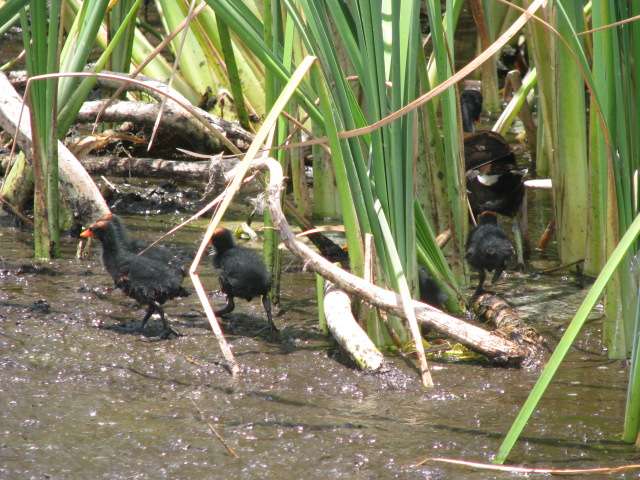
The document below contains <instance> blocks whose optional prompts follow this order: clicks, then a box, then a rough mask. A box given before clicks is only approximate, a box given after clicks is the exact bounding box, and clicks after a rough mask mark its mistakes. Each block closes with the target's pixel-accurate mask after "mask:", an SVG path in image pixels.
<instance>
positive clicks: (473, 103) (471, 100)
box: [460, 88, 482, 133]
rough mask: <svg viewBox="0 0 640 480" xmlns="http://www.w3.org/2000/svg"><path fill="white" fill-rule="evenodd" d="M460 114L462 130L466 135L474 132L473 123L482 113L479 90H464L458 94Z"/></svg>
mask: <svg viewBox="0 0 640 480" xmlns="http://www.w3.org/2000/svg"><path fill="white" fill-rule="evenodd" d="M460 112H461V114H462V130H463V131H464V132H466V133H473V132H474V131H475V122H477V121H478V120H480V114H481V113H482V93H480V91H479V90H474V89H472V88H466V89H464V90H463V91H462V93H461V94H460Z"/></svg>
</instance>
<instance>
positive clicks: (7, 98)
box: [0, 72, 109, 222]
mask: <svg viewBox="0 0 640 480" xmlns="http://www.w3.org/2000/svg"><path fill="white" fill-rule="evenodd" d="M21 108H22V97H20V95H19V94H18V92H16V91H15V89H14V88H13V86H12V85H11V83H10V82H9V80H8V79H7V77H6V76H5V75H4V73H2V72H0V127H1V128H2V129H3V130H5V131H6V132H8V133H10V134H13V133H14V132H16V127H17V125H18V119H19V118H20V109H21ZM17 144H18V146H19V147H20V148H21V149H22V151H23V152H25V155H26V156H27V159H28V160H29V161H30V159H31V155H32V148H31V126H30V124H29V110H28V109H27V108H26V107H25V108H24V111H23V112H22V121H21V123H20V129H19V131H18V136H17ZM58 166H59V170H60V173H59V175H60V193H61V196H62V198H63V201H64V202H65V204H66V205H67V206H68V207H69V208H70V209H71V211H72V212H73V213H74V214H75V216H76V218H77V219H78V220H79V221H80V222H89V221H91V220H92V219H94V218H98V217H101V216H102V215H104V214H105V213H107V212H108V211H109V208H108V207H107V204H106V202H105V201H104V198H102V195H101V194H100V191H99V190H98V187H97V186H96V184H95V183H94V182H93V180H92V179H91V177H90V176H89V174H88V173H87V172H86V170H85V169H84V168H83V167H82V165H81V164H80V162H79V161H78V159H77V158H76V157H75V156H74V155H73V154H72V153H71V152H70V151H69V150H68V149H67V147H65V146H64V144H63V143H62V142H58Z"/></svg>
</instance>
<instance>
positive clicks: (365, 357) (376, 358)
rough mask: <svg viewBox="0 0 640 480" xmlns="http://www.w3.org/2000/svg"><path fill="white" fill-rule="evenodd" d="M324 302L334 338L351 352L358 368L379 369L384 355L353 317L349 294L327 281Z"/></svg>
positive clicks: (326, 316)
mask: <svg viewBox="0 0 640 480" xmlns="http://www.w3.org/2000/svg"><path fill="white" fill-rule="evenodd" d="M323 303H324V315H325V318H326V320H327V328H328V329H329V332H331V335H332V336H333V338H335V339H336V341H337V342H338V344H339V345H340V346H341V347H342V348H343V350H344V351H346V352H347V353H348V354H349V356H350V357H351V358H352V359H353V361H354V362H355V363H356V365H358V368H360V369H362V370H365V371H369V372H375V371H376V370H378V369H379V368H380V367H381V366H382V363H383V361H384V357H383V355H382V353H380V350H378V349H377V348H376V346H375V345H374V344H373V342H372V341H371V339H370V338H369V336H368V335H367V334H366V333H365V331H364V330H362V327H361V326H360V325H358V322H357V321H356V319H355V318H353V314H352V313H351V299H350V298H349V295H347V294H346V293H345V292H343V291H342V290H338V289H337V288H335V286H334V285H333V284H331V283H330V282H327V284H326V286H325V294H324V302H323Z"/></svg>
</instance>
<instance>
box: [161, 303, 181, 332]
mask: <svg viewBox="0 0 640 480" xmlns="http://www.w3.org/2000/svg"><path fill="white" fill-rule="evenodd" d="M155 308H156V311H157V312H158V313H159V314H160V319H161V320H162V326H163V329H162V333H161V334H160V338H162V339H166V338H169V337H170V336H171V335H175V336H176V337H180V336H181V335H180V334H179V333H178V332H176V331H175V330H174V329H173V328H171V325H169V322H168V321H167V319H166V318H164V308H162V307H161V306H160V305H158V304H156V307H155Z"/></svg>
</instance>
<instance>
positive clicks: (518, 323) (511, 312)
mask: <svg viewBox="0 0 640 480" xmlns="http://www.w3.org/2000/svg"><path fill="white" fill-rule="evenodd" d="M472 308H473V311H474V313H475V314H476V316H477V318H478V319H479V320H480V321H482V322H484V323H486V324H488V325H490V326H491V327H493V328H494V332H495V333H496V335H500V336H501V337H503V338H505V339H507V340H510V341H513V342H516V343H519V344H521V345H523V346H524V348H533V347H534V346H537V348H533V349H532V350H531V352H530V353H529V355H528V356H527V359H528V363H530V364H533V362H536V361H538V360H541V359H542V358H541V353H542V350H541V348H542V347H544V345H545V342H544V339H543V338H542V337H541V336H540V335H539V334H538V332H537V331H536V330H535V329H534V328H532V327H530V326H529V325H527V324H526V323H524V321H523V320H522V318H520V315H519V314H518V312H517V311H516V310H515V309H514V308H513V307H512V306H511V305H509V304H508V303H507V302H506V301H505V300H504V299H502V298H500V297H498V296H496V295H493V294H491V293H482V294H480V295H478V296H477V297H475V298H474V299H473V303H472Z"/></svg>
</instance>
